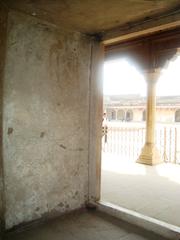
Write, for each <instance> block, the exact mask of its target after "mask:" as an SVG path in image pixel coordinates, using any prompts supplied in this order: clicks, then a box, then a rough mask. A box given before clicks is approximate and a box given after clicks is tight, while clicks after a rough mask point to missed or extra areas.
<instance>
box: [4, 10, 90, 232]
mask: <svg viewBox="0 0 180 240" xmlns="http://www.w3.org/2000/svg"><path fill="white" fill-rule="evenodd" d="M90 55H91V41H90V40H89V39H88V38H87V37H86V36H84V35H81V34H80V33H75V32H68V31H64V30H62V29H58V28H56V27H54V26H51V25H47V24H45V23H42V22H40V21H39V20H37V19H36V18H33V17H28V16H26V15H23V14H20V13H16V12H13V11H12V12H10V14H9V19H8V39H7V56H6V67H5V79H4V99H3V101H4V102H3V122H4V126H3V139H4V140H3V152H4V173H5V193H6V196H5V197H6V228H11V227H13V226H15V225H17V224H20V223H23V222H27V221H31V220H34V219H37V218H40V217H43V216H44V215H46V214H50V213H54V214H55V213H60V212H65V211H69V210H72V209H75V208H79V207H81V206H82V205H83V204H84V203H85V201H86V200H87V197H88V196H87V195H88V122H89V120H88V119H89V115H88V114H89V66H90Z"/></svg>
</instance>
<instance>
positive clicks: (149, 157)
mask: <svg viewBox="0 0 180 240" xmlns="http://www.w3.org/2000/svg"><path fill="white" fill-rule="evenodd" d="M158 77H159V70H156V69H154V70H151V71H148V72H146V80H147V109H146V141H145V145H144V147H143V148H142V151H141V154H140V156H139V158H138V160H137V162H138V163H142V164H147V165H155V164H159V163H161V162H162V159H161V157H160V153H159V151H158V149H157V147H156V145H155V124H156V82H157V80H158Z"/></svg>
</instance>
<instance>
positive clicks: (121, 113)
mask: <svg viewBox="0 0 180 240" xmlns="http://www.w3.org/2000/svg"><path fill="white" fill-rule="evenodd" d="M117 120H118V121H124V120H125V112H124V110H121V109H120V110H118V112H117Z"/></svg>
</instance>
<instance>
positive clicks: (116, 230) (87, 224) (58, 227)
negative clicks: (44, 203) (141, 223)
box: [4, 210, 165, 240]
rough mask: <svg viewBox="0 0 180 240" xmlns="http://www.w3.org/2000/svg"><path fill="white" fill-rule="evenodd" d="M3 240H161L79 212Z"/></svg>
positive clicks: (98, 215)
mask: <svg viewBox="0 0 180 240" xmlns="http://www.w3.org/2000/svg"><path fill="white" fill-rule="evenodd" d="M4 239H5V240H101V239H102V240H153V239H154V240H157V239H158V240H163V239H165V238H162V237H160V236H158V235H155V234H153V233H150V232H148V231H145V230H143V229H140V228H138V227H135V226H133V225H130V224H128V223H126V222H123V221H120V220H117V219H115V218H113V217H110V216H108V215H106V214H103V213H100V212H97V211H95V210H94V211H92V210H91V211H86V210H83V211H79V212H76V213H72V214H69V215H66V216H64V217H60V218H57V219H55V220H51V221H50V222H48V223H44V224H43V225H40V226H36V227H33V228H31V229H29V230H25V231H23V232H19V233H16V234H14V233H13V234H10V235H9V236H6V237H5V238H4Z"/></svg>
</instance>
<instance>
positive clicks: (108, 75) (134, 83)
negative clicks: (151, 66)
mask: <svg viewBox="0 0 180 240" xmlns="http://www.w3.org/2000/svg"><path fill="white" fill-rule="evenodd" d="M103 90H104V94H105V95H126V94H139V95H141V96H146V82H145V78H144V76H143V75H142V73H141V72H140V71H139V70H138V69H137V68H136V67H135V66H134V65H132V64H131V63H129V62H128V61H127V60H126V59H118V60H111V61H106V62H105V63H104V88H103ZM173 95H179V96H180V56H179V57H177V58H176V59H175V60H174V61H170V62H169V63H168V65H167V66H166V67H165V68H164V69H163V70H161V75H160V78H159V80H158V83H157V96H173Z"/></svg>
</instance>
